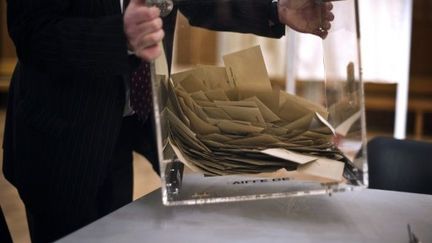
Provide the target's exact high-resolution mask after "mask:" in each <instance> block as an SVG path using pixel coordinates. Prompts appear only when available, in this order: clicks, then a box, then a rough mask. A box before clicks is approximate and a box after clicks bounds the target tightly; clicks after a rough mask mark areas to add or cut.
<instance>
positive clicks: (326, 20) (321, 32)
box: [313, 2, 335, 39]
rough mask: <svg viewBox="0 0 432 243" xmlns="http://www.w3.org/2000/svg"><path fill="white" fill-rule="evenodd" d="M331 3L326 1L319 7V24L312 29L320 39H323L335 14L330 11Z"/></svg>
mask: <svg viewBox="0 0 432 243" xmlns="http://www.w3.org/2000/svg"><path fill="white" fill-rule="evenodd" d="M332 9H333V4H332V3H330V2H326V3H324V4H323V5H322V7H321V25H320V26H319V27H318V28H317V29H316V30H315V31H314V33H313V34H315V35H318V36H319V37H321V38H322V39H325V38H326V37H327V35H328V31H329V30H330V28H331V23H330V22H331V21H333V20H334V18H335V16H334V14H333V13H332V12H331V10H332Z"/></svg>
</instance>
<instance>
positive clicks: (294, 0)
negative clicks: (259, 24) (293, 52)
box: [278, 0, 334, 39]
mask: <svg viewBox="0 0 432 243" xmlns="http://www.w3.org/2000/svg"><path fill="white" fill-rule="evenodd" d="M332 8H333V4H331V3H330V2H324V1H317V0H279V2H278V15H279V21H280V22H281V23H283V24H286V25H287V26H288V27H290V28H292V29H294V30H296V31H298V32H302V33H310V34H314V35H317V36H319V37H321V38H323V39H324V38H326V36H327V34H328V30H329V29H330V27H331V24H330V22H331V21H333V19H334V15H333V13H332V12H331V10H332Z"/></svg>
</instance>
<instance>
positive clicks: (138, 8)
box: [123, 0, 164, 61]
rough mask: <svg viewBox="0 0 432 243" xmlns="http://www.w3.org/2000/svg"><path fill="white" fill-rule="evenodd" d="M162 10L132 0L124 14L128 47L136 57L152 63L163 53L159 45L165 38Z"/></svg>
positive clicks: (138, 0) (140, 0)
mask: <svg viewBox="0 0 432 243" xmlns="http://www.w3.org/2000/svg"><path fill="white" fill-rule="evenodd" d="M159 14H160V10H159V9H158V8H156V7H147V6H146V5H145V1H143V0H132V1H131V3H130V4H129V5H128V7H127V9H126V11H125V14H124V17H123V18H124V32H125V35H126V38H127V41H128V46H129V49H130V50H131V51H133V52H134V53H135V55H136V56H138V57H139V58H141V59H143V60H145V61H152V60H154V59H156V58H157V57H158V56H159V55H160V54H161V52H162V50H161V47H160V45H159V43H160V42H161V41H162V39H163V37H164V31H163V29H162V25H163V24H162V19H161V18H160V17H159Z"/></svg>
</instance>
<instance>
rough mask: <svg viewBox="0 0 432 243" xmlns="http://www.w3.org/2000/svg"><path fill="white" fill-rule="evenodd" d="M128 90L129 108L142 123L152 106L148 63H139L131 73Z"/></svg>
mask: <svg viewBox="0 0 432 243" xmlns="http://www.w3.org/2000/svg"><path fill="white" fill-rule="evenodd" d="M130 89H131V96H130V102H131V107H132V109H133V110H134V111H135V112H136V114H137V115H138V117H139V118H140V119H141V120H142V121H146V120H147V118H148V116H149V114H150V111H151V109H152V106H153V102H152V92H151V71H150V63H148V62H141V64H140V65H139V67H138V68H137V69H136V70H135V71H133V72H132V75H131V87H130Z"/></svg>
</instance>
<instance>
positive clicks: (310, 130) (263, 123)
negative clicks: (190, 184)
mask: <svg viewBox="0 0 432 243" xmlns="http://www.w3.org/2000/svg"><path fill="white" fill-rule="evenodd" d="M223 61H224V65H225V66H224V67H217V66H206V65H199V66H196V67H195V68H193V69H190V70H187V71H183V72H180V73H176V74H173V75H171V79H170V80H169V82H168V84H167V86H168V88H167V89H168V96H169V100H170V105H169V106H166V107H165V108H164V110H163V111H162V115H163V117H165V118H166V120H167V121H168V131H169V139H168V142H169V143H170V145H171V147H172V148H173V150H174V152H175V154H176V156H177V157H178V159H179V160H180V161H181V162H182V163H184V164H185V165H186V166H187V167H188V168H189V169H191V170H193V171H195V172H200V173H202V174H204V175H206V176H221V175H241V174H247V175H251V174H252V175H257V176H260V177H281V176H289V177H291V178H295V179H298V180H313V181H319V182H341V181H343V172H344V168H345V165H346V163H347V159H346V157H345V156H344V154H343V153H342V152H341V151H339V150H338V149H337V147H336V146H335V145H334V144H333V142H332V141H333V136H334V135H335V132H336V131H335V128H333V127H332V126H331V125H330V123H329V122H328V118H329V111H328V110H327V109H326V108H325V107H323V106H322V105H320V104H317V103H313V102H311V101H309V100H306V99H304V98H302V97H299V96H296V95H293V94H289V93H286V92H285V91H282V90H278V89H275V88H272V85H271V82H270V79H269V76H268V74H267V70H266V65H265V63H264V59H263V56H262V53H261V49H260V47H259V46H255V47H252V48H249V49H246V50H242V51H239V52H235V53H231V54H228V55H225V56H224V57H223Z"/></svg>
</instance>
